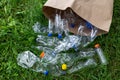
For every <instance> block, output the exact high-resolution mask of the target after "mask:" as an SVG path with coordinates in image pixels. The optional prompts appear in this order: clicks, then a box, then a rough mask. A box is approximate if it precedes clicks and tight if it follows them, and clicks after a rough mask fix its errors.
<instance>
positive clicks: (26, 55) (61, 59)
mask: <svg viewBox="0 0 120 80" xmlns="http://www.w3.org/2000/svg"><path fill="white" fill-rule="evenodd" d="M76 19H77V17H75V14H74V13H73V12H72V11H70V12H69V14H67V13H66V12H65V17H64V18H62V17H61V15H60V14H56V15H55V18H54V20H51V19H49V24H48V29H46V28H45V27H41V25H40V24H39V23H38V22H37V23H36V24H35V25H34V26H33V30H34V31H35V32H36V33H48V35H47V36H45V35H38V36H37V38H36V42H37V43H38V46H35V48H37V49H38V50H42V51H43V52H42V53H41V54H40V56H39V57H37V56H35V55H34V53H32V52H31V51H24V52H22V53H20V54H19V55H18V57H17V61H18V65H20V66H22V67H24V68H30V69H32V70H33V71H36V72H41V73H44V74H45V75H48V74H51V75H53V76H60V75H64V74H70V73H73V72H75V71H78V70H80V69H82V68H84V67H87V66H91V65H93V66H96V65H97V62H96V61H95V59H94V56H96V55H98V56H99V58H100V61H101V63H102V64H104V65H106V64H107V61H106V58H105V56H104V55H103V51H102V49H101V48H100V45H99V44H96V45H95V48H86V46H87V45H88V44H89V43H90V42H92V41H94V39H95V38H96V36H97V32H98V29H97V28H95V27H94V26H93V25H92V24H90V23H89V22H87V21H86V22H85V24H86V26H84V25H82V24H80V25H79V27H78V31H77V34H70V33H69V28H74V27H75V25H76V23H75V22H76V21H75V20H76ZM86 28H88V29H89V30H90V32H88V33H86V32H85V29H86ZM54 34H58V35H57V37H56V36H55V35H54ZM70 49H73V50H74V51H72V52H70ZM66 51H68V52H66Z"/></svg>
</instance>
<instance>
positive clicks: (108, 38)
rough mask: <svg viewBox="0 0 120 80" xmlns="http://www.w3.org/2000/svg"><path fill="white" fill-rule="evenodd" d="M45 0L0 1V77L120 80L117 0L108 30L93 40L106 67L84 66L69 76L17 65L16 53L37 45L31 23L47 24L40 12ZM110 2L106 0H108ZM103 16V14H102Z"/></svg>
mask: <svg viewBox="0 0 120 80" xmlns="http://www.w3.org/2000/svg"><path fill="white" fill-rule="evenodd" d="M45 1H46V0H0V80H120V31H119V30H120V0H114V13H113V20H112V24H111V28H110V32H109V33H108V34H105V35H101V36H99V37H97V38H96V39H95V41H94V42H93V43H91V44H90V46H93V45H94V44H95V43H100V44H101V46H102V49H103V51H104V54H105V56H106V57H107V60H108V62H109V63H108V65H107V66H102V65H98V66H97V67H94V68H85V69H82V70H80V71H78V72H75V73H73V74H70V75H65V76H60V77H53V76H51V75H48V76H44V75H43V74H41V73H36V72H33V71H31V70H28V69H24V68H22V67H20V66H18V65H17V60H16V58H17V55H18V54H19V53H20V52H22V51H25V50H31V51H33V52H34V53H35V54H36V55H39V51H37V50H34V49H33V48H31V46H32V45H36V42H35V38H36V36H37V34H36V33H34V32H33V29H32V25H33V24H34V23H35V22H37V21H39V22H40V23H42V24H43V25H45V26H47V19H46V18H45V17H44V15H43V13H42V6H43V4H44V3H45ZM108 1H109V0H108ZM101 15H102V14H101Z"/></svg>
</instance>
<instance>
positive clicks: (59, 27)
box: [55, 14, 63, 39]
mask: <svg viewBox="0 0 120 80" xmlns="http://www.w3.org/2000/svg"><path fill="white" fill-rule="evenodd" d="M55 31H56V33H58V38H59V39H61V38H62V33H63V29H62V20H61V16H60V15H58V14H56V16H55Z"/></svg>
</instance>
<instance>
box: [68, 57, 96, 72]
mask: <svg viewBox="0 0 120 80" xmlns="http://www.w3.org/2000/svg"><path fill="white" fill-rule="evenodd" d="M91 65H93V66H96V65H97V63H96V62H95V60H94V59H93V58H90V59H88V60H87V61H86V62H80V63H79V64H77V65H74V66H73V67H72V68H71V69H69V70H68V73H69V74H70V73H73V72H76V71H78V70H80V69H82V68H85V67H87V66H91Z"/></svg>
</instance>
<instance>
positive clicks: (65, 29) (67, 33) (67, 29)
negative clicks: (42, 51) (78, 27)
mask: <svg viewBox="0 0 120 80" xmlns="http://www.w3.org/2000/svg"><path fill="white" fill-rule="evenodd" d="M61 25H62V29H63V31H64V32H65V35H66V36H69V28H68V21H67V20H65V19H62V22H61Z"/></svg>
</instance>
